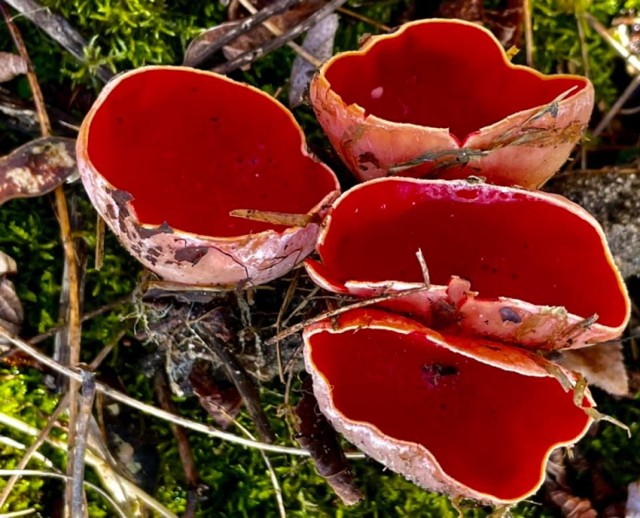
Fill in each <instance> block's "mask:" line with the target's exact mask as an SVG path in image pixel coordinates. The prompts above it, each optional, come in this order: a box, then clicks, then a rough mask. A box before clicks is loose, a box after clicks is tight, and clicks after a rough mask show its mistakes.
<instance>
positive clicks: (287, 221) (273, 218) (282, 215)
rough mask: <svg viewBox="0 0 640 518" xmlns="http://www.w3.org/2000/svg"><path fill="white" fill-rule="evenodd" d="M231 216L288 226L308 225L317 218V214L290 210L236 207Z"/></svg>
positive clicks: (230, 213)
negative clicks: (290, 211)
mask: <svg viewBox="0 0 640 518" xmlns="http://www.w3.org/2000/svg"><path fill="white" fill-rule="evenodd" d="M229 216H233V217H235V218H242V219H248V220H251V221H259V222H261V223H270V224H272V225H285V226H287V227H306V226H307V225H308V224H309V223H311V222H313V221H315V220H317V219H318V218H317V216H315V215H313V216H310V215H308V214H291V213H288V212H274V211H268V210H257V209H234V210H232V211H231V212H229Z"/></svg>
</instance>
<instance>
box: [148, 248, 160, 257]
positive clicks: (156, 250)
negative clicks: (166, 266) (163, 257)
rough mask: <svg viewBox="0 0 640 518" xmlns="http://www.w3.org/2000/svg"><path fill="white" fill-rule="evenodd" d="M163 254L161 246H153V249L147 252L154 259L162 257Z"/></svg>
mask: <svg viewBox="0 0 640 518" xmlns="http://www.w3.org/2000/svg"><path fill="white" fill-rule="evenodd" d="M161 252H162V250H161V249H160V247H159V246H152V247H151V248H149V250H147V253H148V254H149V255H151V256H153V257H160V254H161Z"/></svg>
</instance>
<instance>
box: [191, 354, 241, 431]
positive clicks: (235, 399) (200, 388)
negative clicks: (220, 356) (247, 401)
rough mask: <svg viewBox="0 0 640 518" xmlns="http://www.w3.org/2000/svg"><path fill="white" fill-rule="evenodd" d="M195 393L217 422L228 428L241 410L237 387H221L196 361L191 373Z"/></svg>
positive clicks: (221, 426) (224, 428)
mask: <svg viewBox="0 0 640 518" xmlns="http://www.w3.org/2000/svg"><path fill="white" fill-rule="evenodd" d="M189 382H190V383H191V387H192V389H193V393H194V394H195V395H196V396H198V399H199V400H200V405H201V406H202V408H204V409H205V410H206V411H207V413H208V414H209V415H210V416H211V417H212V418H213V420H214V421H215V423H216V424H217V425H218V426H219V427H220V428H222V429H223V430H226V429H227V428H228V427H229V425H230V424H231V423H233V419H234V418H235V417H236V416H237V415H238V412H240V408H241V406H242V398H241V397H240V393H239V392H238V389H236V388H235V387H227V388H221V387H220V386H219V385H218V384H217V383H216V382H215V381H214V380H213V379H212V377H211V375H210V374H208V373H207V372H206V371H205V369H204V368H203V367H202V365H200V364H198V363H196V364H195V366H194V368H193V369H191V373H190V374H189Z"/></svg>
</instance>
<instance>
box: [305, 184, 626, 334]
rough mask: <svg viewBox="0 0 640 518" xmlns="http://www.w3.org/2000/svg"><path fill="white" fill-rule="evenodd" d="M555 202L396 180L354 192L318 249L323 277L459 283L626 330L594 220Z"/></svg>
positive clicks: (619, 293)
mask: <svg viewBox="0 0 640 518" xmlns="http://www.w3.org/2000/svg"><path fill="white" fill-rule="evenodd" d="M559 200H560V198H558V197H552V196H551V195H542V194H536V193H529V192H527V191H523V190H516V189H507V188H504V187H496V186H490V185H486V184H483V185H470V184H467V183H465V182H445V181H419V180H409V179H394V180H383V181H376V182H370V183H368V184H363V185H362V186H361V187H358V188H356V189H352V190H351V191H349V192H348V193H347V194H345V195H343V196H342V198H341V199H340V200H339V201H338V202H337V203H336V205H335V206H334V209H333V211H332V213H331V219H330V223H329V226H328V227H327V228H326V229H325V233H324V235H323V237H322V239H321V241H320V243H319V245H318V252H319V254H320V257H321V260H322V265H321V267H320V269H319V271H320V273H321V275H323V276H324V277H326V278H327V279H328V280H329V281H330V282H332V283H335V284H338V283H342V284H344V283H345V282H347V281H349V280H357V281H365V282H383V281H405V282H418V283H419V282H423V274H422V270H421V268H420V264H419V262H418V260H417V258H416V252H417V251H418V250H419V249H420V250H421V251H422V253H423V256H424V258H425V260H426V263H427V267H428V270H429V277H430V281H431V283H432V284H436V285H447V284H448V282H449V280H450V278H451V276H452V275H457V276H459V277H462V278H463V279H466V280H468V281H469V282H470V283H471V289H472V290H474V291H477V292H479V293H480V296H482V297H483V298H489V299H491V298H497V297H500V296H503V297H511V298H515V299H520V300H523V301H526V302H530V303H532V304H537V305H542V306H563V307H565V308H566V309H567V310H568V311H569V312H570V313H573V314H576V315H578V316H582V317H584V318H587V317H590V316H592V315H593V314H596V313H597V314H598V316H599V319H598V322H599V323H601V324H603V325H608V326H613V327H617V326H619V325H621V324H622V322H623V321H624V320H625V318H626V314H627V306H626V297H625V293H624V291H623V290H622V288H621V284H620V283H621V280H620V279H619V275H618V274H617V271H616V269H615V267H614V266H613V264H612V263H611V261H612V259H611V257H610V255H609V254H608V252H607V249H606V243H605V241H604V237H603V235H602V234H601V233H599V232H598V231H597V230H596V227H595V226H594V225H595V222H594V221H593V220H592V218H591V217H590V216H589V215H588V214H587V213H586V212H585V211H583V210H582V209H580V208H579V207H578V206H576V205H573V204H571V203H570V202H568V201H564V202H562V201H559Z"/></svg>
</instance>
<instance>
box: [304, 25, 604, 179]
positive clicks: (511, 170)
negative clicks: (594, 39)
mask: <svg viewBox="0 0 640 518" xmlns="http://www.w3.org/2000/svg"><path fill="white" fill-rule="evenodd" d="M447 21H448V22H450V23H458V24H465V25H473V26H474V27H476V28H477V30H479V31H484V32H485V33H486V34H487V35H488V36H489V37H490V38H491V39H492V40H494V41H495V44H496V45H498V46H500V43H499V42H498V41H497V40H496V39H495V37H494V36H493V34H492V33H491V32H490V31H488V30H487V29H484V28H483V27H480V26H478V25H475V24H471V23H470V22H465V21H462V20H456V21H452V20H447ZM441 22H442V20H437V19H434V20H422V21H417V22H411V23H408V24H405V25H403V26H402V27H401V28H400V29H399V30H398V31H396V32H394V33H393V34H388V35H380V36H373V37H371V38H369V39H368V40H367V41H366V42H365V45H364V46H363V47H362V48H361V49H360V50H358V51H351V52H345V53H342V54H337V55H336V56H334V57H333V58H332V59H330V60H329V61H327V62H326V63H325V64H324V65H323V66H322V67H321V68H320V70H319V72H318V73H317V74H316V75H315V76H314V78H313V80H312V81H311V88H310V98H311V104H312V106H313V107H314V110H315V112H316V116H317V118H318V121H319V122H320V124H321V126H322V128H323V129H324V131H325V133H326V134H327V136H328V137H329V140H330V141H331V144H332V145H333V146H334V148H335V149H336V151H337V152H338V154H339V155H340V157H341V158H342V160H343V161H344V162H345V163H346V164H347V166H348V167H349V169H350V170H351V171H352V173H353V174H354V175H355V176H356V177H357V178H358V179H359V180H361V181H367V180H372V179H374V178H380V177H383V176H387V175H388V174H389V168H390V167H393V166H395V165H398V164H402V163H405V162H409V161H411V160H415V159H416V158H418V157H420V156H422V155H424V154H425V153H427V152H428V153H442V152H443V151H447V150H451V151H454V152H459V151H460V150H465V149H466V150H474V151H488V153H487V154H486V156H481V157H475V158H473V157H471V158H470V159H469V160H468V161H465V163H466V165H467V166H468V170H469V175H476V176H483V171H485V170H486V171H492V170H499V171H500V182H499V183H501V184H504V185H520V186H522V187H526V188H530V189H537V188H538V187H540V186H541V185H542V184H543V183H545V182H546V180H547V179H549V178H550V177H551V176H552V175H553V174H554V173H555V172H556V171H558V169H560V167H561V166H562V164H564V163H565V162H566V161H567V159H568V158H569V154H570V153H571V150H572V149H573V147H574V146H575V144H576V143H577V142H578V141H579V140H580V138H581V137H582V135H583V133H584V130H585V129H586V127H587V124H588V122H589V119H590V117H591V111H592V110H593V103H594V89H593V85H592V84H591V82H589V81H588V80H586V79H585V81H586V84H585V87H584V88H582V89H581V90H580V91H579V92H577V93H575V94H573V95H571V96H570V97H567V98H564V99H561V100H559V101H558V102H557V103H556V108H557V109H555V110H554V114H553V115H552V113H551V110H549V111H548V112H547V113H545V114H544V115H542V116H538V115H540V113H541V110H543V109H544V106H537V107H534V108H531V109H528V110H524V111H519V112H517V113H514V114H513V115H510V116H508V117H506V118H504V119H502V120H500V121H498V122H496V123H494V124H491V125H489V126H485V127H483V128H480V129H479V130H478V131H476V132H474V133H472V134H470V135H469V136H468V137H467V138H466V139H465V141H464V143H463V144H462V146H461V145H460V143H459V141H458V140H457V139H456V138H455V137H454V136H453V135H452V134H451V133H450V131H449V129H448V128H434V127H428V126H419V125H416V124H410V123H398V122H392V121H388V120H385V119H382V118H380V117H377V116H375V115H373V114H366V113H365V110H364V109H363V108H362V107H361V106H359V105H358V104H351V105H348V106H347V105H346V104H345V102H344V101H343V100H342V98H341V97H340V95H339V94H338V93H336V92H335V91H334V90H333V89H332V87H331V84H330V83H329V81H328V80H327V78H326V75H325V71H326V70H327V69H328V68H329V67H330V66H331V64H332V63H333V62H334V61H335V60H337V59H341V58H342V57H344V56H345V55H364V54H366V53H367V50H368V49H370V48H372V47H373V46H374V45H375V44H376V43H379V42H384V40H387V39H389V38H396V37H401V35H402V33H403V32H404V31H406V30H407V28H409V27H411V26H414V25H417V24H428V23H441ZM500 49H502V47H501V46H500ZM503 59H504V60H505V66H508V67H509V68H513V69H516V68H517V69H524V68H527V67H522V66H519V65H512V64H511V63H510V62H509V61H508V60H507V58H506V56H505V55H504V52H503ZM528 70H531V73H532V74H534V75H537V76H539V77H551V76H544V75H543V74H540V73H539V72H537V71H535V70H533V69H528ZM354 80H357V78H354ZM530 119H531V121H530ZM527 121H530V122H532V124H531V127H530V128H529V130H532V129H534V130H535V131H534V132H527V131H523V130H522V126H523V124H525V123H527ZM534 133H535V136H534V135H533V134H534ZM505 137H508V139H505ZM500 139H505V140H508V141H510V142H513V143H511V144H508V145H504V146H501V145H499V146H496V143H497V142H498V141H499V140H500ZM518 139H520V141H518ZM528 139H530V143H527V140H528ZM514 141H518V142H514ZM505 164H508V168H505ZM401 174H402V173H401Z"/></svg>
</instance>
